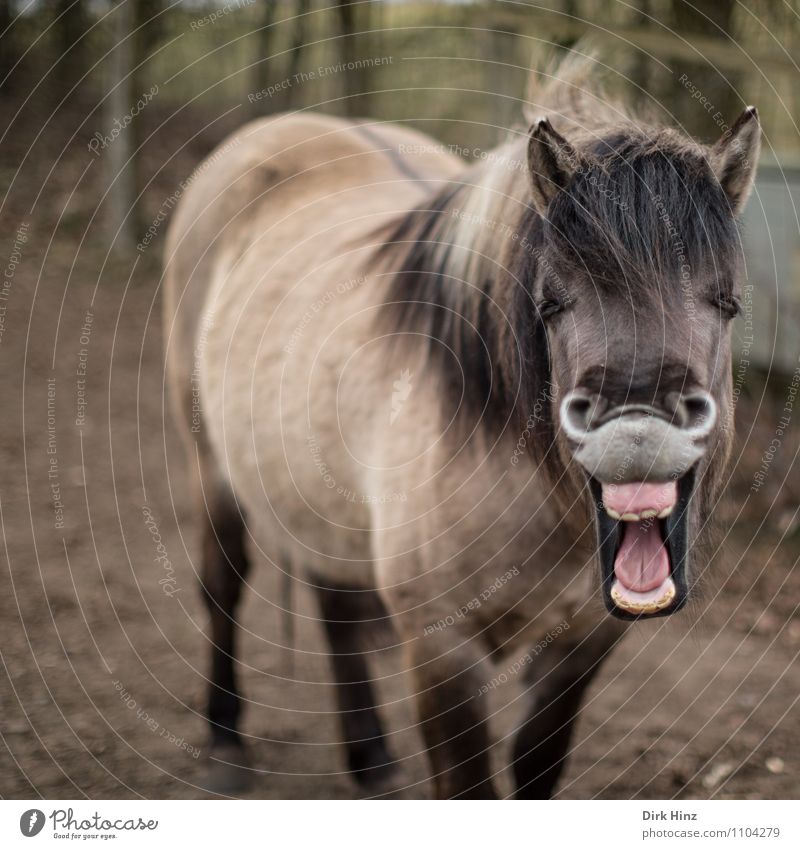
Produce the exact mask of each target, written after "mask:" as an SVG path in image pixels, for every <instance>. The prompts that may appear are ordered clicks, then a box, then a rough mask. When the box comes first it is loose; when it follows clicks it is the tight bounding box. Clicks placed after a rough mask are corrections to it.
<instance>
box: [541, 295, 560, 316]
mask: <svg viewBox="0 0 800 849" xmlns="http://www.w3.org/2000/svg"><path fill="white" fill-rule="evenodd" d="M538 309H539V315H540V316H541V317H542V318H543V319H546V318H550V316H553V315H555V314H556V313H559V312H561V310H563V309H564V304H563V303H562V302H561V301H557V300H556V299H555V298H552V299H548V300H545V301H542V302H541V303H540V304H539V307H538Z"/></svg>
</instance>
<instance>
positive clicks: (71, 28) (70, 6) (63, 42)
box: [54, 0, 89, 90]
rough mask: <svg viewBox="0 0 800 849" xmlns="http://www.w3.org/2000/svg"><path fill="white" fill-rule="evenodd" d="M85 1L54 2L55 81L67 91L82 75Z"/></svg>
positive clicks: (84, 69)
mask: <svg viewBox="0 0 800 849" xmlns="http://www.w3.org/2000/svg"><path fill="white" fill-rule="evenodd" d="M85 6H86V4H85V0H56V3H55V15H56V18H57V23H56V24H55V27H54V30H55V33H56V50H57V56H58V57H59V61H58V66H57V69H56V70H57V79H58V81H59V83H60V84H61V87H62V88H65V89H67V90H69V89H71V88H72V86H74V85H75V83H76V82H77V81H78V80H79V79H80V78H81V77H82V76H83V75H84V73H85V72H86V69H87V63H86V56H87V51H86V39H85V38H83V35H84V33H85V32H86V30H87V28H88V26H89V22H88V18H87V15H86V8H85Z"/></svg>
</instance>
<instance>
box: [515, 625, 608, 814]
mask: <svg viewBox="0 0 800 849" xmlns="http://www.w3.org/2000/svg"><path fill="white" fill-rule="evenodd" d="M623 630H624V625H622V624H621V623H620V622H618V621H616V620H614V619H610V618H609V619H607V620H605V621H604V622H603V623H601V624H600V625H598V626H597V627H596V628H595V629H594V631H592V632H591V633H590V634H588V635H587V636H585V638H584V639H583V640H582V641H581V642H579V643H577V644H576V643H575V642H574V641H568V640H567V639H566V638H564V639H563V642H561V643H559V642H558V641H555V642H554V643H552V644H551V645H548V646H547V648H545V649H544V651H543V652H542V654H541V655H540V656H539V658H537V660H536V665H535V666H534V668H533V673H534V675H535V676H536V677H535V683H534V685H533V689H532V693H533V705H532V709H531V711H530V713H529V715H528V718H527V719H526V720H525V722H524V723H523V724H522V726H521V727H520V729H519V731H518V732H517V736H516V738H515V741H514V755H513V758H514V759H513V766H514V778H515V783H516V792H515V794H514V796H515V798H517V799H549V798H550V797H551V796H552V795H553V791H554V789H555V786H556V783H557V781H558V779H559V777H560V775H561V773H562V771H563V769H564V766H565V765H566V760H567V756H568V754H569V744H570V739H571V737H572V730H573V727H574V724H575V720H576V718H577V716H578V713H579V711H580V707H581V703H582V701H583V697H584V694H585V692H586V689H587V687H588V686H589V684H590V683H591V682H592V679H593V678H594V676H595V675H596V674H597V672H598V671H599V669H600V667H601V665H602V664H603V661H604V660H605V659H606V658H607V657H608V656H609V655H610V653H611V650H612V649H613V647H614V645H615V644H616V642H617V640H618V638H619V637H620V635H621V633H622V631H623Z"/></svg>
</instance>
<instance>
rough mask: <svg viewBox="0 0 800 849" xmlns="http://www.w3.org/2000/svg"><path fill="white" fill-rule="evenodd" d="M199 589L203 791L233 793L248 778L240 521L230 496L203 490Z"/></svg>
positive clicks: (244, 561)
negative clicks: (240, 636)
mask: <svg viewBox="0 0 800 849" xmlns="http://www.w3.org/2000/svg"><path fill="white" fill-rule="evenodd" d="M203 510H204V515H203V530H202V546H203V548H202V551H203V555H202V556H203V576H202V590H203V596H204V600H205V603H206V607H207V609H208V612H209V614H210V616H211V675H210V682H209V690H208V720H209V723H210V726H211V760H210V763H209V772H210V775H209V782H208V789H209V790H212V791H214V792H217V793H225V794H230V793H236V792H238V791H241V790H243V789H244V788H245V786H246V784H247V780H248V778H249V772H248V771H247V770H246V769H245V767H246V765H247V759H246V753H245V749H244V745H243V743H242V740H241V737H240V736H239V732H238V721H239V714H240V711H241V700H240V697H239V690H238V687H237V683H236V674H235V671H234V662H235V659H236V639H235V637H236V608H237V605H238V602H239V597H240V595H241V589H242V584H243V583H244V581H245V579H246V575H247V571H248V560H247V554H246V551H245V533H244V522H243V520H242V516H241V513H240V511H239V508H238V506H237V504H236V502H235V501H234V499H233V496H231V495H229V494H228V493H215V492H206V497H205V499H204V501H203Z"/></svg>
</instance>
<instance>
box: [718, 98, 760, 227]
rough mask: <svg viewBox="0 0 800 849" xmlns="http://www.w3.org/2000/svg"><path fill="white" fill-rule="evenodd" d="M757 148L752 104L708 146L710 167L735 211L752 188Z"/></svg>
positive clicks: (757, 131)
mask: <svg viewBox="0 0 800 849" xmlns="http://www.w3.org/2000/svg"><path fill="white" fill-rule="evenodd" d="M760 150H761V126H760V124H759V121H758V112H757V110H756V108H755V106H748V107H747V109H745V110H744V112H742V114H741V115H740V116H739V117H738V118H737V119H736V121H734V124H733V126H732V127H731V128H730V129H729V130H727V131H726V132H725V133H724V134H723V136H722V138H721V139H720V140H719V141H718V142H717V143H716V144H715V145H714V147H712V148H711V168H712V169H713V171H714V175H715V176H716V178H717V179H718V180H719V184H720V185H721V186H722V188H723V190H724V191H725V194H726V195H727V198H728V202H729V203H730V205H731V210H732V211H733V214H734V215H738V214H739V213H740V212H741V211H742V209H743V208H744V205H745V203H746V202H747V198H748V197H749V196H750V192H751V191H752V189H753V183H754V182H755V179H756V166H757V165H758V154H759V152H760Z"/></svg>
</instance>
